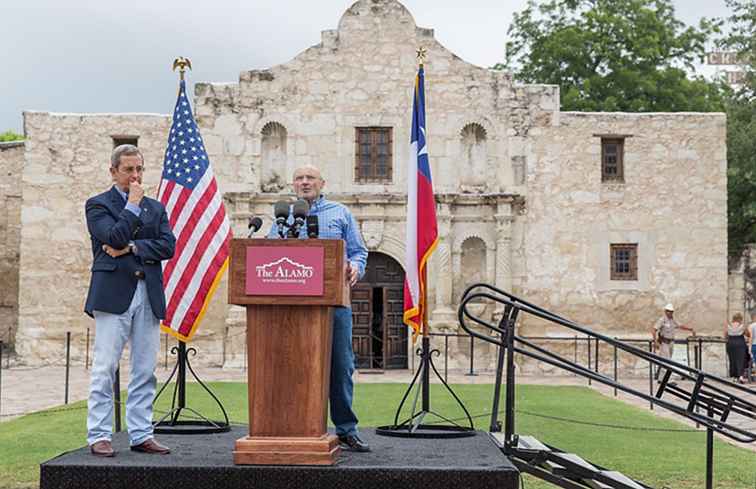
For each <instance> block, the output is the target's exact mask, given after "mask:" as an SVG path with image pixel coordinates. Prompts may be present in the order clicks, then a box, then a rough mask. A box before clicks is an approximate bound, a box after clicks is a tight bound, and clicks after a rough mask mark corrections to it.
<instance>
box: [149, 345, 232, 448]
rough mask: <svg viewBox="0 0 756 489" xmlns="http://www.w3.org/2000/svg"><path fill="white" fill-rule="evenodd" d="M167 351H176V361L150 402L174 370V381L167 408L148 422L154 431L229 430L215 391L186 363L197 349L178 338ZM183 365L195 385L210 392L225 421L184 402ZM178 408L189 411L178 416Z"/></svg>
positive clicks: (209, 431) (176, 433)
mask: <svg viewBox="0 0 756 489" xmlns="http://www.w3.org/2000/svg"><path fill="white" fill-rule="evenodd" d="M171 353H172V354H174V355H177V358H176V365H174V366H173V370H172V371H171V375H169V376H168V379H167V380H166V381H165V383H164V384H163V387H161V388H160V391H158V393H157V395H156V396H155V400H154V401H153V405H154V404H155V403H156V402H157V400H158V398H159V397H160V394H162V393H163V391H164V390H165V388H166V387H168V384H169V383H170V382H171V379H172V378H173V376H174V375H176V373H177V372H178V377H177V378H176V385H175V386H174V388H173V399H172V401H171V410H170V411H168V412H167V413H165V414H163V417H161V418H160V419H159V420H157V421H156V422H154V423H153V424H152V425H153V427H154V432H155V433H161V434H170V435H203V434H208V433H225V432H227V431H231V424H230V423H229V422H228V414H226V410H225V409H224V408H223V404H221V402H220V401H219V400H218V398H217V397H215V394H213V393H212V391H211V390H210V389H209V388H208V387H207V386H206V385H205V384H204V383H203V382H202V381H201V380H200V378H199V377H197V374H196V373H195V372H194V369H193V368H192V365H191V364H190V363H189V356H188V355H189V354H192V355H196V354H197V350H195V349H194V348H189V349H187V348H186V343H184V342H183V341H179V342H178V347H176V346H174V347H173V348H171ZM187 367H188V368H189V372H191V374H192V376H193V377H194V379H195V380H196V381H197V382H198V383H199V385H201V386H202V388H203V389H205V391H206V392H207V393H208V394H210V397H212V398H213V400H214V401H215V402H216V403H217V404H218V407H220V409H221V412H222V413H223V417H224V418H225V421H212V420H210V419H208V418H207V417H205V416H204V415H202V414H200V413H198V412H197V411H195V410H194V409H192V408H189V407H187V406H186V369H187ZM182 411H184V412H185V413H191V414H190V415H189V416H187V418H189V419H184V420H180V419H179V418H180V417H181V413H182Z"/></svg>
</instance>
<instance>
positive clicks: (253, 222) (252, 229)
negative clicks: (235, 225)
mask: <svg viewBox="0 0 756 489" xmlns="http://www.w3.org/2000/svg"><path fill="white" fill-rule="evenodd" d="M261 227H262V219H260V218H259V217H250V218H249V223H248V224H247V229H249V234H248V235H247V237H248V238H251V237H252V235H253V234H255V233H256V232H257V231H259V230H260V228H261Z"/></svg>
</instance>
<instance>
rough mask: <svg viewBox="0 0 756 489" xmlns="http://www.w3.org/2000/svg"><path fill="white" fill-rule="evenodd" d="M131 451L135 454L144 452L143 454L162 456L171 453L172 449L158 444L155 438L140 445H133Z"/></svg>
mask: <svg viewBox="0 0 756 489" xmlns="http://www.w3.org/2000/svg"><path fill="white" fill-rule="evenodd" d="M131 450H132V451H133V452H142V453H159V454H160V455H165V454H166V453H171V449H170V448H168V447H164V446H163V445H161V444H160V443H158V442H156V441H155V439H154V438H150V439H148V440H146V441H144V442H142V443H140V444H139V445H133V446H132V447H131Z"/></svg>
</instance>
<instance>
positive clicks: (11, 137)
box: [0, 131, 24, 143]
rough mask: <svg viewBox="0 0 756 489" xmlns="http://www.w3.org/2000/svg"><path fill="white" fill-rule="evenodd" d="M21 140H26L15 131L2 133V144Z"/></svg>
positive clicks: (0, 141)
mask: <svg viewBox="0 0 756 489" xmlns="http://www.w3.org/2000/svg"><path fill="white" fill-rule="evenodd" d="M21 139H24V137H23V136H22V135H20V134H16V133H15V132H13V131H5V132H0V143H5V142H7V141H19V140H21Z"/></svg>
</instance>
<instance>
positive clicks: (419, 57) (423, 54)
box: [417, 46, 428, 66]
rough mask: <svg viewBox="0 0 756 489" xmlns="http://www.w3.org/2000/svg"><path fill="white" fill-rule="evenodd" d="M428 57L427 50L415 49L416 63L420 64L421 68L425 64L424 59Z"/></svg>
mask: <svg viewBox="0 0 756 489" xmlns="http://www.w3.org/2000/svg"><path fill="white" fill-rule="evenodd" d="M427 56H428V50H427V49H425V47H423V46H420V47H419V48H417V62H418V63H420V66H423V64H424V63H425V58H426V57H427Z"/></svg>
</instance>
